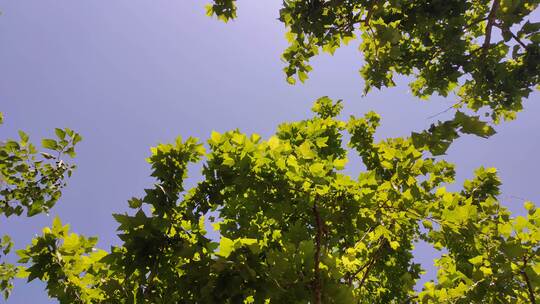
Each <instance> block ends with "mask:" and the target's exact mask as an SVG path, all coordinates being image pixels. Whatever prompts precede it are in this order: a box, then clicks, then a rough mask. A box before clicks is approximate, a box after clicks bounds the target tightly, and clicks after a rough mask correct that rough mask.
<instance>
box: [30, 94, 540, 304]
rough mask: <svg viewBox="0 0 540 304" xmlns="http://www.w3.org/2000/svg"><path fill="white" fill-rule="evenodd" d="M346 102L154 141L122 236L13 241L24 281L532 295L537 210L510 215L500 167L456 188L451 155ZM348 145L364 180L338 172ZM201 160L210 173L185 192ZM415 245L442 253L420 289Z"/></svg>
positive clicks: (538, 285) (170, 298)
mask: <svg viewBox="0 0 540 304" xmlns="http://www.w3.org/2000/svg"><path fill="white" fill-rule="evenodd" d="M340 110H341V104H340V102H337V103H333V102H332V101H331V100H330V99H328V98H326V97H323V98H320V99H319V100H317V101H316V102H315V104H314V107H313V111H314V113H315V115H314V117H312V118H310V119H307V120H303V121H299V122H293V123H284V124H282V125H280V126H279V128H278V130H277V132H276V134H275V135H274V136H272V137H270V138H269V139H267V140H263V139H262V138H261V137H260V136H259V135H257V134H253V135H250V136H248V135H246V134H243V133H241V132H240V131H238V130H235V131H230V132H226V133H224V134H220V133H217V132H213V133H212V134H211V136H210V139H209V140H208V146H209V148H210V152H208V153H206V152H205V149H204V147H203V145H202V144H201V143H199V142H198V141H197V140H196V139H194V138H189V139H187V140H186V141H182V139H180V138H179V139H177V141H176V142H175V143H174V144H163V145H159V146H157V147H155V148H153V149H152V155H151V156H150V158H149V159H148V161H149V163H150V164H151V166H152V176H153V177H155V178H156V183H155V185H154V186H153V187H152V188H150V189H146V191H145V192H146V195H145V196H144V197H142V198H133V199H131V200H130V201H129V205H130V207H131V208H133V209H134V214H117V215H115V219H116V220H117V221H118V222H119V224H120V225H119V228H118V230H119V233H120V234H119V236H120V239H121V240H122V244H121V245H120V246H115V247H112V248H111V251H110V252H109V253H108V254H105V253H104V252H103V251H100V250H95V249H94V248H93V246H94V244H95V242H96V241H95V239H94V238H85V237H81V236H78V235H75V234H70V233H69V232H68V229H67V226H62V224H61V223H60V221H59V220H58V219H56V220H55V221H54V223H53V226H52V228H45V229H44V231H43V234H42V235H41V236H38V237H36V239H35V240H34V241H33V243H32V244H31V245H30V246H28V247H27V248H26V249H24V250H21V251H19V256H20V257H21V262H23V263H28V264H29V268H28V270H27V275H28V279H29V280H32V279H34V278H39V279H40V280H43V281H45V282H46V284H47V290H48V293H49V295H50V296H51V297H54V298H57V299H59V300H60V302H61V303H407V302H408V303H412V302H415V303H416V302H417V303H449V302H452V303H471V302H474V303H508V302H518V303H526V302H527V303H534V302H535V300H534V297H535V295H537V294H539V292H540V263H539V262H540V254H539V250H540V246H539V244H540V229H539V228H540V209H538V208H536V206H535V205H534V204H532V203H530V202H527V203H526V204H525V208H526V210H527V215H526V216H518V217H512V216H511V214H510V212H509V211H508V210H506V209H505V208H504V207H503V206H502V205H501V204H500V203H499V202H498V201H497V196H498V194H499V186H500V181H499V179H498V177H497V175H496V171H495V169H492V168H480V169H478V170H477V171H476V173H475V176H474V178H473V179H471V180H468V181H466V182H465V183H464V185H463V188H462V190H461V191H458V192H451V191H448V190H447V189H446V188H445V185H447V184H450V183H452V182H453V180H454V174H455V173H454V167H453V165H452V164H450V163H447V162H445V161H443V160H437V159H435V158H433V157H432V156H430V154H429V152H427V150H426V149H425V148H417V147H415V145H414V144H413V140H412V139H411V138H391V139H386V140H383V141H380V142H375V140H374V133H375V131H376V128H377V126H378V125H379V120H380V118H379V116H378V115H376V114H375V113H368V114H366V115H365V116H364V117H362V118H357V117H350V118H349V119H348V120H346V121H343V120H340V119H338V118H337V116H338V115H339V113H340ZM344 138H350V140H349V143H348V146H349V147H350V148H351V149H352V150H351V149H347V147H346V146H345V145H344V142H343V141H344ZM351 151H355V153H357V154H358V155H359V156H360V158H361V159H362V162H363V164H364V166H365V169H364V170H362V172H361V173H360V174H359V175H358V176H357V177H351V176H349V175H346V174H344V173H343V169H344V167H345V166H346V163H347V161H348V158H349V156H348V154H349V153H351ZM203 157H204V158H205V160H204V162H203V170H202V173H203V179H202V181H200V182H199V183H198V184H197V185H196V186H195V187H193V188H191V189H185V188H184V186H183V181H184V179H185V178H186V177H187V168H188V164H189V163H199V162H200V161H201V160H202V158H203ZM210 225H212V226H213V228H214V229H216V230H217V231H219V234H220V239H219V241H216V240H214V239H212V238H211V237H210V235H209V234H208V232H207V229H208V227H209V226H210ZM419 241H425V242H427V243H429V244H431V245H432V246H434V248H436V249H438V250H440V251H441V253H442V257H441V258H440V259H438V260H436V261H435V263H436V266H437V268H438V276H437V280H436V281H434V282H428V283H426V284H425V286H424V287H423V289H422V290H421V291H419V292H417V291H415V289H414V286H415V284H416V281H417V280H418V278H419V276H420V274H421V273H422V269H421V267H420V265H419V264H417V263H415V262H414V260H413V258H414V256H413V248H414V244H415V243H417V242H419Z"/></svg>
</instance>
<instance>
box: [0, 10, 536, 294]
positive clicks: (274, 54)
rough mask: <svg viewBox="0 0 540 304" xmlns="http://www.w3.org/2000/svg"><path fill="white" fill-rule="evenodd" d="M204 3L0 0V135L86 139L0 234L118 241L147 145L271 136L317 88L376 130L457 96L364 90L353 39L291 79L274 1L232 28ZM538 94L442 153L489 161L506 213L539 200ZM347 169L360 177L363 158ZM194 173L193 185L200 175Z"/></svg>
mask: <svg viewBox="0 0 540 304" xmlns="http://www.w3.org/2000/svg"><path fill="white" fill-rule="evenodd" d="M205 2H206V1H200V0H179V1H170V0H162V1H150V0H113V1H97V0H96V1H88V0H86V1H85V0H80V1H68V0H0V11H2V15H1V16H0V111H2V112H4V115H5V121H4V125H3V126H1V127H0V138H2V139H5V138H8V137H9V138H13V137H16V136H17V135H16V134H17V133H16V132H17V130H19V129H22V130H25V131H26V132H27V133H28V134H30V136H31V138H33V139H34V141H35V142H38V140H39V139H41V138H43V137H53V136H54V128H56V127H60V128H64V127H69V128H72V129H74V130H76V131H77V132H79V133H81V134H82V136H83V138H84V140H83V142H81V143H80V144H79V145H78V149H77V152H78V156H77V158H76V160H75V162H76V164H77V165H78V169H77V171H76V172H75V173H74V175H73V177H72V178H71V179H70V180H69V181H68V182H69V184H68V187H67V188H66V189H65V191H64V195H63V197H62V198H61V199H60V201H59V202H58V204H57V205H56V207H55V208H54V209H53V210H52V212H51V213H50V215H49V216H47V215H39V216H35V217H33V218H30V219H28V218H9V219H7V220H6V219H5V218H2V219H1V222H0V235H1V234H4V233H9V234H11V236H12V237H13V239H14V241H15V245H16V246H15V247H16V248H21V247H24V246H26V245H27V244H28V243H29V242H30V240H31V238H32V237H33V236H34V234H35V233H38V232H40V230H41V228H42V227H44V226H48V225H50V224H51V222H52V219H53V217H54V216H56V215H58V216H59V217H60V218H61V219H62V220H63V221H64V222H66V223H70V224H71V227H72V229H73V230H74V231H75V232H77V233H81V234H84V235H88V236H92V235H96V236H99V238H100V242H99V246H100V247H101V248H104V249H108V248H109V246H110V245H111V244H118V238H117V237H116V234H115V232H114V231H115V229H116V227H117V224H116V223H115V222H114V220H113V218H112V216H111V214H112V213H122V212H125V211H128V207H127V199H129V198H130V197H132V196H140V195H142V194H143V189H144V188H145V187H149V186H150V185H151V184H152V179H150V178H149V173H150V168H149V166H148V164H147V163H146V162H145V158H146V157H148V156H149V152H150V151H149V148H150V147H151V146H155V145H156V144H158V143H162V142H171V141H173V140H174V139H175V138H176V136H178V135H182V136H183V137H184V138H186V137H188V136H195V137H199V138H202V139H206V138H208V136H209V135H210V132H211V131H212V130H216V131H219V132H224V131H227V130H230V129H235V128H239V129H240V130H241V131H243V132H246V133H259V134H261V135H263V136H265V137H267V136H270V135H271V134H272V132H273V131H274V130H275V127H276V126H277V125H278V124H279V123H281V122H284V121H294V120H299V119H303V118H306V117H308V116H309V115H310V110H309V109H310V108H311V104H312V102H313V101H314V100H315V99H316V98H318V97H320V96H324V95H328V96H329V97H331V98H334V99H343V100H344V105H345V109H344V115H347V116H348V115H350V114H354V115H357V116H361V115H362V114H363V113H365V112H367V111H369V110H375V111H377V112H378V113H379V114H381V115H382V118H383V120H382V126H381V127H380V129H379V132H378V133H377V136H378V137H379V138H385V137H389V136H392V137H394V136H406V135H408V134H410V132H411V131H419V130H423V129H425V128H427V127H428V126H429V125H430V124H431V123H433V122H434V121H436V120H437V119H446V118H451V117H452V116H453V114H452V113H451V112H449V113H445V114H442V115H439V116H437V117H435V118H431V119H430V118H428V117H430V116H432V115H433V114H436V113H438V112H440V111H443V110H445V109H446V108H448V107H449V106H450V105H451V104H453V103H454V102H455V101H456V100H454V99H444V98H438V97H434V98H432V99H431V100H430V101H428V102H426V101H420V100H418V99H416V98H414V97H413V96H412V95H411V93H410V92H409V90H408V87H407V86H406V79H400V80H399V81H398V86H397V87H396V88H391V89H385V90H383V91H380V92H378V91H375V92H372V93H370V94H369V95H368V96H365V97H363V96H362V88H363V82H362V80H361V78H360V75H359V73H358V70H359V68H360V67H361V65H362V58H361V55H360V53H359V52H358V50H357V47H358V42H353V43H351V45H350V46H349V47H346V48H342V49H339V50H338V51H337V52H336V54H335V55H334V56H329V55H322V56H319V57H317V58H316V59H315V60H313V66H314V71H313V72H312V73H311V74H310V79H309V80H308V81H307V83H305V84H299V85H295V86H291V85H289V84H287V83H286V82H285V77H284V74H283V73H282V70H281V69H282V67H283V63H282V62H281V60H280V54H281V52H282V50H283V49H284V48H285V46H286V43H285V39H284V28H283V26H282V24H281V23H279V22H278V21H277V20H276V19H277V17H278V9H279V8H280V4H281V1H280V0H272V1H247V0H244V1H242V0H241V1H239V11H238V19H237V20H235V21H233V22H230V23H228V24H223V23H222V22H219V21H217V20H216V19H214V18H208V17H207V16H206V15H205V9H204V4H205ZM534 18H535V19H536V20H537V21H538V19H539V18H538V14H535V16H534ZM539 98H540V94H538V93H533V94H532V95H531V97H530V98H529V100H528V101H527V102H525V110H524V111H523V112H522V113H521V114H519V116H518V119H517V120H516V121H513V122H509V123H504V124H503V125H501V126H498V127H497V128H496V129H497V131H498V134H497V135H495V136H493V137H492V138H490V139H489V140H485V139H482V138H478V137H474V136H467V137H462V138H460V139H459V140H457V141H456V142H455V143H454V144H453V146H452V147H451V148H450V150H449V151H448V155H447V156H446V159H447V160H449V161H451V162H454V163H456V164H457V176H458V181H459V182H462V181H463V179H464V178H470V177H471V176H472V174H473V171H474V169H475V168H477V167H479V166H490V167H497V168H498V169H499V172H500V176H501V178H502V180H503V187H502V192H503V195H501V200H502V201H503V202H504V204H505V205H506V206H508V207H509V208H510V209H511V210H513V211H515V212H521V213H522V212H523V211H522V203H523V201H522V199H521V198H524V199H528V200H532V201H536V203H537V204H538V202H540V187H539V186H538V172H540V164H539V162H538V157H539V152H538V151H539V149H540V119H538V117H537V115H538V113H540V103H539V102H538V99H539ZM350 165H351V166H350V168H349V169H348V170H349V172H351V173H354V174H356V173H357V172H358V171H359V168H360V165H359V162H358V161H357V160H355V161H353V162H351V163H350ZM191 176H192V179H191V180H190V181H189V182H190V183H193V182H194V181H195V179H194V178H195V177H197V176H198V172H192V173H191ZM417 252H418V260H419V261H422V262H423V263H424V265H425V266H426V267H427V268H428V269H429V271H428V273H427V275H426V278H430V277H433V274H434V271H433V268H432V267H431V266H430V265H431V264H432V261H431V259H432V258H433V257H434V256H435V255H436V253H435V252H434V251H433V250H430V249H429V248H427V247H426V246H419V247H418V249H417ZM43 287H44V286H43V284H41V283H39V282H35V283H32V284H29V285H25V284H22V281H21V282H18V283H17V284H16V288H15V289H14V292H13V294H12V296H11V298H10V300H9V301H8V303H13V304H18V303H21V304H24V303H35V304H40V303H52V300H50V299H48V297H47V295H46V293H45V292H44V290H43ZM1 301H3V299H0V302H1Z"/></svg>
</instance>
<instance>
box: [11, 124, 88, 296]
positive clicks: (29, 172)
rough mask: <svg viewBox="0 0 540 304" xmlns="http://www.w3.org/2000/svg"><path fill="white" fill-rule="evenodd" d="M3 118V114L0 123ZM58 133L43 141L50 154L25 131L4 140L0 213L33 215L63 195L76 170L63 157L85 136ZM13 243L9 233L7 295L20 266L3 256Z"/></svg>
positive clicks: (67, 130)
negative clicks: (67, 179) (53, 137)
mask: <svg viewBox="0 0 540 304" xmlns="http://www.w3.org/2000/svg"><path fill="white" fill-rule="evenodd" d="M2 121H3V116H2V113H0V124H2ZM55 133H56V135H57V139H43V140H42V146H43V148H45V149H48V150H49V151H51V152H50V153H46V152H40V153H38V151H37V148H36V147H35V145H33V144H32V143H31V142H30V141H29V137H28V135H27V134H26V133H24V132H23V131H19V136H20V140H18V141H17V140H13V139H8V140H6V141H3V142H0V216H5V217H9V216H11V215H21V214H22V213H23V212H24V211H26V215H27V216H29V217H30V216H34V215H36V214H39V213H43V212H48V211H49V210H50V209H51V208H52V207H53V206H54V204H55V203H56V202H57V201H58V199H59V198H60V195H61V190H62V188H63V187H64V186H65V185H66V182H65V178H66V177H68V176H71V173H72V172H73V170H74V169H75V165H72V164H68V163H65V162H64V160H62V156H63V155H65V154H67V155H69V156H70V157H74V156H75V145H76V144H77V143H78V142H79V141H81V136H80V135H79V134H77V133H75V132H74V131H73V130H70V129H56V130H55ZM51 153H52V154H51ZM12 245H13V244H12V242H11V240H10V238H9V236H7V235H4V236H3V237H2V240H1V242H0V251H1V252H0V262H1V263H0V291H2V292H3V293H4V296H5V297H6V298H7V296H8V294H9V292H10V290H11V288H12V284H11V279H12V278H13V277H14V276H15V275H16V273H17V268H16V267H15V266H14V265H12V264H10V263H7V262H5V261H2V256H6V255H7V254H8V253H9V252H10V249H11V247H12Z"/></svg>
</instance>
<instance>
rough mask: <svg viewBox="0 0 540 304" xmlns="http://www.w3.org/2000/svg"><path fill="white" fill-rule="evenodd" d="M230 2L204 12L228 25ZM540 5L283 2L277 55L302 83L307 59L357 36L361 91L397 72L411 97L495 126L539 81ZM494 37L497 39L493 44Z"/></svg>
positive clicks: (290, 77) (501, 1)
mask: <svg viewBox="0 0 540 304" xmlns="http://www.w3.org/2000/svg"><path fill="white" fill-rule="evenodd" d="M235 3H236V1H235V0H219V1H214V2H213V4H209V5H208V7H207V13H208V14H209V15H217V16H219V17H220V19H223V20H229V19H231V18H234V17H235V16H236V6H235ZM538 3H539V2H538V1H537V0H523V1H512V0H494V1H488V0H481V1H476V0H475V1H467V0H451V1H448V0H436V1H425V0H422V1H402V0H327V1H323V0H310V1H304V0H287V1H283V7H282V9H281V10H280V12H279V15H280V21H281V22H282V23H283V24H284V25H285V26H286V27H287V29H288V33H287V40H288V42H289V47H288V48H287V49H286V50H285V52H284V53H283V59H284V60H285V62H286V67H285V69H284V71H285V74H286V76H287V81H289V82H290V83H294V82H295V81H296V79H299V80H300V81H302V82H303V81H305V80H306V79H307V78H308V72H309V71H311V70H312V67H311V66H310V64H309V61H310V59H311V58H312V57H314V56H316V55H318V54H319V52H320V51H321V50H322V51H324V52H327V53H330V54H333V53H334V52H335V51H336V50H337V49H338V48H339V47H341V46H342V45H344V44H347V43H349V42H350V41H351V40H354V39H356V38H360V39H361V45H360V51H361V52H362V54H363V61H364V64H363V66H362V68H361V71H360V73H361V75H362V77H363V79H364V81H365V88H364V92H365V93H367V92H369V91H370V90H371V89H372V88H374V87H375V88H379V89H380V88H382V87H390V86H394V85H395V83H394V77H395V75H396V74H400V75H406V76H410V79H412V80H411V82H410V84H409V85H410V88H411V91H412V93H413V94H414V95H415V96H418V97H420V98H428V97H429V96H431V95H433V94H439V95H442V96H449V95H457V96H458V97H459V101H457V102H456V103H455V105H454V108H461V107H463V106H467V107H468V108H470V109H472V110H474V111H479V110H481V109H486V110H487V111H486V115H490V116H491V119H492V120H493V122H495V123H498V122H499V121H500V120H501V119H513V118H515V115H516V113H517V112H518V111H520V110H521V109H522V100H523V99H524V98H527V97H528V96H529V94H530V93H531V92H532V90H533V88H534V86H537V85H538V83H539V80H540V78H539V77H540V76H539V71H540V46H539V43H540V31H539V30H540V22H532V21H531V13H532V12H533V11H534V10H535V9H536V8H537V7H538ZM499 32H500V33H501V35H502V39H496V37H497V35H498V33H499ZM456 124H457V125H458V126H456V127H454V128H452V129H448V128H447V129H448V130H449V131H448V132H447V133H444V134H440V133H439V134H438V135H435V137H437V136H439V137H440V136H441V135H444V136H445V138H444V140H443V141H451V140H452V139H453V138H454V137H455V135H456V134H457V132H455V130H459V122H458V121H456V120H452V121H451V122H450V125H456ZM433 127H436V126H433ZM446 127H449V125H447V126H446ZM440 130H441V129H440V128H439V129H438V131H440ZM479 135H481V136H482V134H479ZM443 145H444V144H443ZM442 152H444V151H442Z"/></svg>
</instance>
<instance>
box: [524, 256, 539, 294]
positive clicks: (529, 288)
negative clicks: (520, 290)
mask: <svg viewBox="0 0 540 304" xmlns="http://www.w3.org/2000/svg"><path fill="white" fill-rule="evenodd" d="M526 267H527V258H526V257H523V270H522V271H521V275H522V276H523V279H524V280H525V283H527V289H528V291H529V299H530V300H531V304H536V298H535V296H534V289H533V286H532V285H531V281H530V280H529V276H527V273H526V272H525V268H526Z"/></svg>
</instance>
